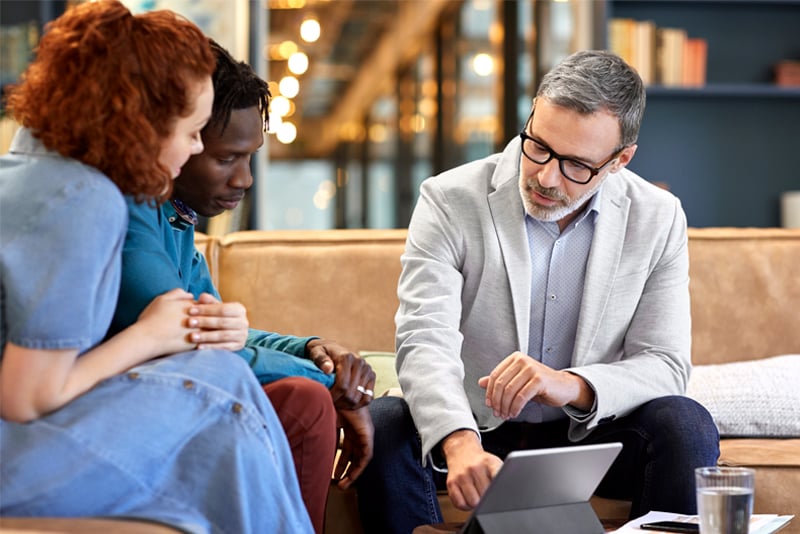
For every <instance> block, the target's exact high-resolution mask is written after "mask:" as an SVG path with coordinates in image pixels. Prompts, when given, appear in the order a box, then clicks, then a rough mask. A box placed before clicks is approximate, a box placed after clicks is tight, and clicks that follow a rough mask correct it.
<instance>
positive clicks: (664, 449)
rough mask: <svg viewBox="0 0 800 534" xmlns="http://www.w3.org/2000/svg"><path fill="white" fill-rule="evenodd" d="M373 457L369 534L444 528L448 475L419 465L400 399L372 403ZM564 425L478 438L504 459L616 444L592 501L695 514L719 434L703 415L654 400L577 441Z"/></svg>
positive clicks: (686, 403) (637, 510) (366, 508)
mask: <svg viewBox="0 0 800 534" xmlns="http://www.w3.org/2000/svg"><path fill="white" fill-rule="evenodd" d="M369 406H370V413H371V414H372V420H373V422H374V424H375V452H374V456H373V458H372V461H371V462H370V464H369V466H368V467H367V469H366V470H365V471H364V473H363V474H362V475H361V477H360V478H359V479H358V504H359V510H360V514H361V521H362V523H363V525H364V530H365V532H366V533H368V534H369V533H381V534H386V533H402V534H410V533H411V531H412V530H413V529H414V528H415V527H417V526H419V525H424V524H431V523H441V522H442V514H441V510H440V509H439V503H438V500H437V496H436V491H437V489H446V487H445V481H446V474H443V473H438V472H436V471H434V470H433V469H432V468H431V465H430V462H428V463H427V466H426V467H422V463H421V458H420V455H421V445H420V440H419V437H418V435H417V432H416V428H415V426H414V422H413V420H412V419H411V414H410V412H409V409H408V405H407V404H406V402H405V400H403V399H401V398H399V397H381V398H378V399H375V400H374V401H373V402H372V403H370V405H369ZM568 425H569V422H568V420H566V419H565V420H561V421H554V422H549V423H540V424H530V423H505V424H504V425H502V426H501V427H499V428H498V429H496V430H493V431H491V432H486V433H483V434H482V437H481V439H482V443H483V447H484V449H485V450H487V451H489V452H491V453H493V454H496V455H498V456H500V457H501V458H504V457H505V456H506V454H508V453H509V452H510V451H512V450H516V449H536V448H544V447H562V446H567V445H578V444H592V443H608V442H613V441H619V442H621V443H622V444H623V448H622V451H621V452H620V454H619V456H618V457H617V459H616V460H615V461H614V463H613V464H612V466H611V468H610V469H609V471H608V473H607V474H606V476H605V478H603V481H602V482H601V483H600V486H599V487H598V488H597V491H596V492H595V493H596V494H597V495H599V496H602V497H607V498H613V499H625V500H630V501H632V502H633V506H632V508H631V517H632V518H633V517H638V516H640V515H643V514H645V513H647V512H648V511H651V510H658V511H662V512H676V513H683V514H695V513H697V510H696V508H697V506H696V501H695V490H694V468H695V467H700V466H706V465H715V464H716V462H717V458H718V457H719V435H718V433H717V428H716V426H715V425H714V422H713V420H712V419H711V416H710V415H709V413H708V411H706V409H705V408H703V407H702V406H701V405H699V404H698V403H696V402H695V401H693V400H691V399H689V398H687V397H680V396H673V397H662V398H659V399H655V400H652V401H650V402H648V403H646V404H644V405H642V406H640V407H639V408H638V409H636V410H635V411H633V412H632V413H631V414H629V415H628V416H626V417H620V418H618V419H616V420H614V421H611V422H609V423H604V424H602V425H600V426H598V427H597V428H595V430H594V431H593V432H592V433H591V434H589V436H588V437H587V438H586V439H584V440H582V441H580V442H570V441H569V440H568V439H567V428H568Z"/></svg>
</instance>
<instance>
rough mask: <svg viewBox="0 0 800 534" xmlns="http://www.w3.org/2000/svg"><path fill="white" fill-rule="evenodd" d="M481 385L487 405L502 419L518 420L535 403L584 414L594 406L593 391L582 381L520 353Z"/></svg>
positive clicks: (502, 363)
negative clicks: (527, 406)
mask: <svg viewBox="0 0 800 534" xmlns="http://www.w3.org/2000/svg"><path fill="white" fill-rule="evenodd" d="M478 385H479V386H480V387H482V388H486V406H488V407H490V408H492V410H493V411H494V415H495V417H502V418H503V419H510V418H513V417H517V416H518V415H519V414H520V412H521V411H522V409H523V408H524V407H525V405H526V404H527V403H528V402H529V401H532V400H533V401H536V402H539V403H541V404H544V405H545V406H554V407H562V406H566V405H567V404H569V405H571V406H574V407H575V408H577V409H579V410H584V411H588V410H590V409H591V407H592V404H593V403H594V391H593V390H592V388H591V387H589V385H588V384H587V383H586V382H585V381H584V380H583V378H581V377H579V376H578V375H575V374H572V373H570V372H568V371H556V370H555V369H551V368H550V367H548V366H546V365H544V364H543V363H541V362H539V361H537V360H535V359H533V358H531V357H530V356H528V355H526V354H523V353H521V352H515V353H513V354H511V355H510V356H508V357H506V359H504V360H503V361H502V362H500V363H499V364H498V365H497V367H495V368H494V370H493V371H492V373H491V374H490V375H489V376H484V377H482V378H480V379H478Z"/></svg>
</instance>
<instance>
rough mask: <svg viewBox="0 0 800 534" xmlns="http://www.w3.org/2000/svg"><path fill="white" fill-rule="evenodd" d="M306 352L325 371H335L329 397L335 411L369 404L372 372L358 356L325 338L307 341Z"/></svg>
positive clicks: (373, 385)
mask: <svg viewBox="0 0 800 534" xmlns="http://www.w3.org/2000/svg"><path fill="white" fill-rule="evenodd" d="M306 355H307V356H308V358H309V359H310V360H311V361H313V362H314V364H316V366H317V367H319V368H320V369H321V370H322V371H323V372H325V373H326V374H330V373H332V372H334V371H335V372H336V378H335V381H334V383H333V386H332V387H331V397H333V404H334V406H336V408H337V409H338V410H356V409H359V408H363V407H364V406H366V405H367V404H369V403H370V401H371V400H372V397H373V396H374V392H373V388H374V387H375V371H373V370H372V367H371V366H370V365H369V364H368V363H367V362H365V361H364V360H363V359H362V358H360V357H358V356H356V355H355V354H353V353H352V352H351V351H349V350H348V349H346V348H344V347H343V346H341V345H339V344H338V343H337V342H335V341H331V340H327V339H312V340H311V341H309V342H308V344H307V345H306Z"/></svg>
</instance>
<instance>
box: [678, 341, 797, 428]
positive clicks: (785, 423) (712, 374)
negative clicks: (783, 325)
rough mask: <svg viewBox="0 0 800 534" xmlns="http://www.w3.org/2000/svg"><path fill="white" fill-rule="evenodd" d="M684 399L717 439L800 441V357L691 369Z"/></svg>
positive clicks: (699, 366) (777, 357)
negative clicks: (708, 420) (701, 410)
mask: <svg viewBox="0 0 800 534" xmlns="http://www.w3.org/2000/svg"><path fill="white" fill-rule="evenodd" d="M686 394H687V396H689V397H691V398H693V399H695V400H696V401H697V402H699V403H700V404H702V405H703V406H705V407H706V409H707V410H708V411H709V413H711V416H712V417H713V418H714V422H715V423H716V424H717V428H718V429H719V433H720V435H721V436H723V437H765V438H769V437H800V354H786V355H782V356H774V357H772V358H765V359H762V360H749V361H744V362H733V363H726V364H718V365H698V366H695V367H694V370H693V371H692V375H691V378H690V379H689V385H688V387H687V391H686Z"/></svg>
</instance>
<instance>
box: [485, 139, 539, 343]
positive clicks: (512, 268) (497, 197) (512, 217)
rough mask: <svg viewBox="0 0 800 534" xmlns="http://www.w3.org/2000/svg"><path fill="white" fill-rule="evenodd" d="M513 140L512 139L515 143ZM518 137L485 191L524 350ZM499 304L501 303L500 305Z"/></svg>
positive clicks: (527, 280)
mask: <svg viewBox="0 0 800 534" xmlns="http://www.w3.org/2000/svg"><path fill="white" fill-rule="evenodd" d="M515 141H516V142H515ZM520 156H521V152H520V147H519V140H518V139H516V140H514V141H511V142H510V143H509V144H508V145H507V146H506V148H505V150H504V151H503V155H502V157H501V160H500V163H499V164H498V166H497V169H496V171H495V175H494V176H493V177H492V184H493V185H494V186H495V189H494V190H493V191H492V192H491V193H489V197H488V200H489V209H490V211H491V214H492V219H493V221H494V227H495V232H496V233H497V241H498V243H499V244H500V251H501V253H502V256H503V261H504V263H505V266H506V273H507V274H508V282H509V286H510V287H509V290H510V293H511V300H512V304H513V306H514V317H515V318H516V325H515V326H516V330H517V343H518V346H519V350H521V351H523V352H525V351H527V350H528V328H529V326H530V312H531V310H530V296H531V258H530V253H529V250H528V236H527V232H526V231H525V210H524V208H523V207H522V199H521V198H520V193H519V158H520ZM500 305H502V304H500Z"/></svg>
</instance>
